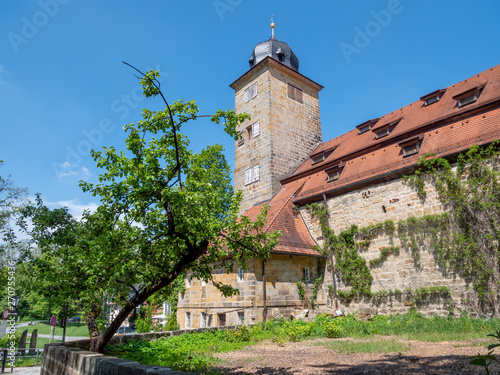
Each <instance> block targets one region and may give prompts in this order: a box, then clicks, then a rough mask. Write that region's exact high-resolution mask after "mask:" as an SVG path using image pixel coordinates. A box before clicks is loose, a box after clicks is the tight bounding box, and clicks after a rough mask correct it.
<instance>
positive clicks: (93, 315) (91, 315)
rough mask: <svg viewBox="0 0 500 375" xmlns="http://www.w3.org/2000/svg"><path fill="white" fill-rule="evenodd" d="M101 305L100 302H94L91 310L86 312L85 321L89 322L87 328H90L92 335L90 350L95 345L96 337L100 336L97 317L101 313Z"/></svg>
mask: <svg viewBox="0 0 500 375" xmlns="http://www.w3.org/2000/svg"><path fill="white" fill-rule="evenodd" d="M101 309H102V307H101V305H100V304H99V303H94V304H93V305H92V309H91V310H90V312H88V313H87V314H85V323H86V324H87V328H88V329H89V335H90V340H91V344H90V350H92V346H93V345H94V342H95V338H96V337H98V336H99V328H98V327H97V323H96V322H95V321H96V319H97V318H98V317H99V315H100V314H101Z"/></svg>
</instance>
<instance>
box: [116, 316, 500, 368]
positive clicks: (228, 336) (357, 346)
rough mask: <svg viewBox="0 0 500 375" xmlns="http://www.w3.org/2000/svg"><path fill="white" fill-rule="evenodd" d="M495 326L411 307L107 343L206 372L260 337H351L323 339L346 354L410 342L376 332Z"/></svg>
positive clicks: (120, 351) (425, 336) (416, 336)
mask: <svg viewBox="0 0 500 375" xmlns="http://www.w3.org/2000/svg"><path fill="white" fill-rule="evenodd" d="M498 329H500V319H491V320H483V319H473V318H470V317H468V316H466V315H463V316H461V317H459V318H448V317H433V318H425V317H424V316H423V315H421V314H419V313H417V312H415V311H411V312H410V313H407V314H404V315H391V316H382V315H380V316H376V317H374V318H373V319H372V320H371V321H358V320H356V319H355V318H354V316H352V315H351V316H348V317H342V318H337V319H332V318H329V317H327V316H325V315H321V316H319V317H317V318H316V319H315V321H313V322H303V321H300V320H294V321H291V322H289V321H285V320H283V319H280V320H271V321H268V322H262V323H260V324H257V325H254V326H251V327H242V328H240V329H239V330H237V331H212V332H199V333H189V334H184V335H181V336H174V337H164V338H161V339H159V340H156V341H152V342H149V341H129V342H127V343H125V344H122V345H115V346H110V347H109V351H108V354H110V355H114V356H117V357H121V358H126V359H130V360H134V361H138V362H140V363H144V364H150V365H158V366H167V367H172V368H174V369H176V370H181V371H197V372H206V371H209V372H210V368H211V367H213V366H214V365H215V364H216V363H217V358H216V356H215V354H216V353H221V352H227V351H233V350H239V349H242V348H243V347H245V346H248V345H253V344H255V343H257V342H260V341H263V340H269V341H272V342H275V343H277V344H279V345H285V343H286V342H287V341H301V340H309V339H315V338H324V337H329V338H338V337H350V338H353V339H354V340H352V339H351V340H328V341H326V340H324V341H323V344H322V345H327V346H328V347H331V348H332V349H335V350H339V351H342V352H345V353H355V352H365V353H374V352H377V353H380V352H382V353H385V352H403V351H407V350H409V348H410V345H409V344H406V343H401V342H399V341H397V340H396V339H394V338H391V339H387V338H380V337H378V336H379V335H383V336H393V337H394V336H396V337H398V338H403V339H406V340H419V341H427V342H435V341H453V340H458V341H464V340H473V339H477V338H486V336H487V334H489V333H492V332H495V331H496V330H498ZM450 345H453V344H452V343H450Z"/></svg>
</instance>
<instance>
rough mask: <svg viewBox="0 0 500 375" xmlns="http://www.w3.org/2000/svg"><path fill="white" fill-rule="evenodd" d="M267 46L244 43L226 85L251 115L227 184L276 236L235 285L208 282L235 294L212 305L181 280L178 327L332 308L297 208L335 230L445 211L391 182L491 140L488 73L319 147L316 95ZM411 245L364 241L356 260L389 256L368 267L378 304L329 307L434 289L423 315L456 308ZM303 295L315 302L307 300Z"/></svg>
mask: <svg viewBox="0 0 500 375" xmlns="http://www.w3.org/2000/svg"><path fill="white" fill-rule="evenodd" d="M273 38H274V36H273ZM273 38H271V39H270V40H269V41H267V42H263V43H259V44H258V45H257V46H256V48H255V50H254V52H253V53H252V56H251V58H250V70H249V71H247V72H246V73H245V74H244V75H243V76H241V77H240V78H239V79H238V80H236V81H235V82H234V83H233V84H232V85H231V87H232V88H234V89H235V92H236V99H235V102H236V110H237V112H247V113H249V114H250V115H251V116H252V120H249V121H247V122H246V123H244V124H243V125H242V126H241V132H242V135H243V140H242V141H239V142H237V143H236V145H235V155H236V169H235V172H234V173H235V175H234V183H235V188H236V189H239V190H243V192H244V197H245V198H244V202H243V207H242V211H243V212H244V215H248V216H249V217H250V218H253V217H256V216H257V215H258V213H259V212H260V209H261V207H262V205H263V204H268V205H269V212H268V217H267V227H266V230H267V231H274V230H281V231H282V237H281V239H280V242H279V244H278V246H277V247H276V249H275V251H274V253H273V254H272V255H271V258H270V259H268V260H267V261H265V262H263V261H262V260H261V259H255V260H254V262H253V263H252V265H251V268H250V269H249V270H247V271H246V272H245V273H244V276H243V278H242V277H241V271H239V270H238V269H236V268H235V270H234V273H231V274H221V275H214V278H215V279H216V280H218V281H224V282H226V283H228V284H231V285H233V286H235V287H237V288H238V289H239V290H240V294H239V295H237V296H233V297H231V298H223V297H221V294H220V293H219V292H218V291H217V290H216V289H215V287H213V286H211V285H202V283H201V282H200V281H199V280H194V281H192V282H191V284H190V285H189V287H188V288H187V289H186V293H185V294H184V295H182V296H181V298H180V300H179V307H178V320H179V322H180V325H181V327H187V326H190V327H193V328H196V327H200V326H203V325H209V326H211V325H225V324H235V323H238V322H242V321H245V322H255V321H259V320H262V319H265V318H270V317H273V316H279V315H280V316H285V317H288V316H297V315H299V314H300V313H301V312H303V311H304V309H305V308H307V309H309V316H312V315H314V314H316V313H319V312H324V311H332V309H333V311H335V310H336V309H337V307H336V306H335V303H334V300H333V296H334V294H333V293H332V286H333V285H334V277H333V276H332V270H331V267H329V266H328V261H329V259H328V256H326V255H324V254H322V253H320V252H319V251H318V246H321V245H322V243H323V233H322V231H321V227H320V225H319V221H318V219H317V218H314V217H313V216H312V215H311V211H310V209H309V208H308V205H309V204H311V203H318V204H320V205H324V204H325V203H326V206H327V210H328V213H329V227H330V228H331V229H332V230H333V232H334V233H336V234H338V233H340V232H341V231H343V230H346V229H348V228H350V227H351V225H356V226H357V227H359V228H363V227H367V226H370V225H376V224H379V223H383V222H385V221H387V220H391V221H393V222H397V221H399V220H405V219H408V218H411V217H415V218H420V217H423V216H425V215H431V214H437V213H442V212H446V211H447V210H448V208H447V207H446V205H445V204H444V203H443V201H442V200H441V199H440V198H439V196H438V193H437V191H436V187H435V182H434V181H432V180H428V181H426V187H425V188H426V191H427V195H426V197H425V199H422V197H421V196H419V195H418V193H417V191H416V189H415V188H414V187H412V186H410V185H409V184H406V183H405V182H404V181H403V179H402V177H403V176H404V175H411V174H412V173H413V172H414V170H415V167H416V165H417V162H418V160H419V159H420V158H421V156H422V155H425V154H429V153H432V154H435V155H437V156H441V157H445V158H449V159H452V160H453V158H455V157H456V156H457V155H458V154H459V153H460V152H463V151H466V150H468V149H469V148H470V147H471V146H473V145H474V144H479V145H487V144H489V143H491V142H493V141H494V140H497V139H499V138H500V65H499V66H495V67H493V68H491V69H488V70H486V71H485V72H482V73H479V74H477V75H475V76H473V77H471V78H468V79H466V80H464V81H461V82H459V83H457V84H455V85H452V86H450V87H447V88H442V89H439V90H436V91H434V92H432V93H430V94H427V95H424V96H422V97H421V98H419V99H418V100H416V101H415V102H413V103H411V104H409V105H407V106H405V107H403V108H400V109H397V110H395V111H393V112H391V113H389V114H387V115H385V116H382V117H381V118H378V119H370V120H367V121H366V122H364V123H362V124H359V125H357V126H353V129H352V130H351V131H349V132H347V133H345V134H343V135H341V136H339V137H337V138H335V139H332V140H329V141H326V142H320V140H321V123H320V114H319V97H318V93H319V91H320V90H321V88H322V87H321V86H320V85H318V84H317V83H315V82H314V81H312V80H310V79H309V78H307V77H305V76H303V75H302V74H300V73H298V59H297V57H296V56H295V55H294V54H293V52H292V51H291V49H290V48H289V47H288V45H287V44H286V43H283V42H279V43H278V44H277V41H276V39H275V38H274V39H273ZM252 85H256V86H257V87H258V88H257V89H256V91H255V89H254V88H252ZM253 87H255V86H253ZM256 122H258V123H259V129H258V130H257V131H258V133H259V134H258V135H256V136H255V128H254V127H252V125H253V124H255V123H256ZM249 129H250V130H249ZM252 132H253V133H252ZM256 166H260V167H259V171H258V172H257V173H258V179H256V180H254V179H253V178H250V179H248V176H247V180H246V181H245V173H247V174H248V171H249V170H250V171H253V168H254V167H256ZM250 173H252V172H250ZM251 177H253V176H251ZM418 245H419V249H418V251H419V257H418V259H416V258H415V256H414V254H413V253H412V251H411V249H409V247H408V244H407V243H405V240H402V237H401V236H400V234H398V233H397V231H396V233H392V234H390V235H389V234H387V233H379V234H377V235H376V236H374V237H373V238H372V239H371V241H370V243H369V245H368V246H367V247H366V248H364V249H360V251H359V254H360V255H361V256H362V257H363V258H364V259H365V260H366V262H367V264H370V263H369V262H370V260H374V259H377V258H379V257H380V254H381V252H382V251H383V249H385V248H398V249H399V251H398V252H397V253H396V252H392V253H391V254H389V255H388V256H387V259H385V260H384V261H383V262H379V263H378V264H377V265H374V266H372V265H370V272H371V275H372V277H373V282H372V285H371V290H372V292H374V293H376V292H382V294H380V295H382V297H381V298H378V299H374V298H358V299H353V300H349V301H338V303H339V306H338V308H339V309H340V310H342V311H343V312H354V311H368V313H370V314H372V313H394V312H399V313H404V312H406V311H408V309H409V308H410V307H414V306H415V305H416V302H415V301H414V300H413V301H412V300H411V299H408V298H405V294H409V293H410V291H411V290H416V289H419V288H431V287H446V288H447V290H448V294H447V296H440V295H439V294H438V295H436V296H434V297H433V298H430V299H428V300H427V301H426V303H425V304H422V305H419V306H417V307H418V308H419V309H420V310H421V311H422V312H424V313H428V314H448V313H449V312H451V311H455V312H456V311H459V310H460V309H467V306H466V305H465V303H464V301H465V300H466V295H467V290H468V288H469V287H470V285H469V283H468V281H467V280H464V279H463V278H462V277H460V275H458V274H455V273H453V272H451V271H450V270H445V269H443V267H442V266H441V265H440V262H439V261H438V259H437V256H436V251H435V249H433V248H432V245H431V243H430V242H429V241H424V242H421V243H419V244H418ZM333 261H334V262H335V260H333ZM318 278H319V279H320V283H319V284H318V285H317V286H316V287H315V285H314V281H315V280H316V279H318ZM297 282H299V284H301V285H302V286H303V291H300V287H299V284H298V283H297ZM335 284H336V287H337V289H338V290H339V291H348V290H349V288H350V287H349V285H346V284H345V282H344V280H343V279H342V277H340V275H335ZM315 289H316V292H315V294H317V297H316V299H315V300H314V301H311V296H312V295H313V292H314V290H315ZM384 291H385V292H387V293H386V294H385V295H384V294H383V293H384ZM396 291H397V292H396ZM313 305H314V310H311V307H312V306H313Z"/></svg>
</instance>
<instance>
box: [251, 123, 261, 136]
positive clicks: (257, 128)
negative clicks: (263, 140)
mask: <svg viewBox="0 0 500 375" xmlns="http://www.w3.org/2000/svg"><path fill="white" fill-rule="evenodd" d="M259 134H260V125H259V122H258V121H257V122H256V123H254V124H252V138H255V137H257V136H258V135H259Z"/></svg>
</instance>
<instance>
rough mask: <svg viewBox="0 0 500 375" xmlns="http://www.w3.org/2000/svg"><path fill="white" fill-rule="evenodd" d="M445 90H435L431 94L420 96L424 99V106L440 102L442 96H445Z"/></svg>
mask: <svg viewBox="0 0 500 375" xmlns="http://www.w3.org/2000/svg"><path fill="white" fill-rule="evenodd" d="M445 91H446V89H441V90H436V91H433V92H431V93H430V94H427V95H424V96H422V97H421V98H420V100H423V101H424V106H428V105H431V104H434V103H436V102H439V100H440V99H441V97H442V96H443V94H444V93H445Z"/></svg>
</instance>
